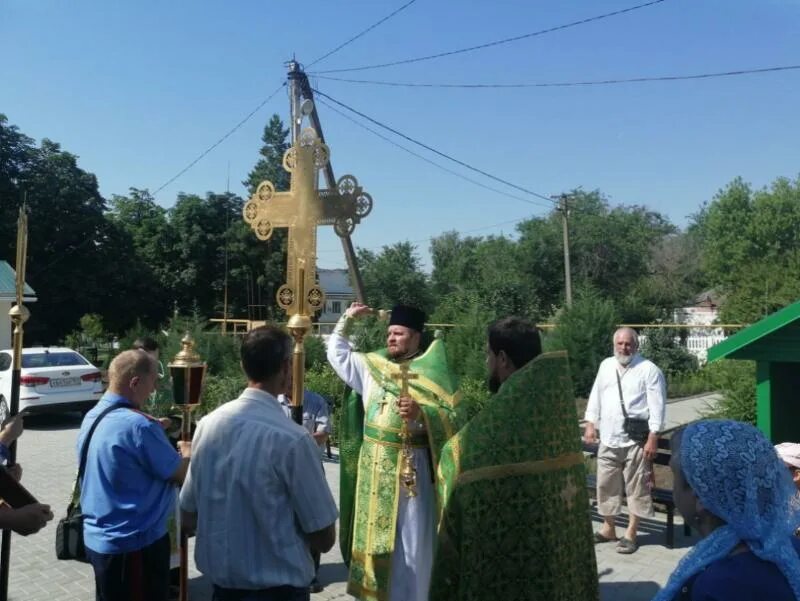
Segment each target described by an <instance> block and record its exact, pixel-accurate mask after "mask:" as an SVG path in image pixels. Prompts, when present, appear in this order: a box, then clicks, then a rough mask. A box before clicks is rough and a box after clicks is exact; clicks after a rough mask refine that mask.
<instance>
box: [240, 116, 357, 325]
mask: <svg viewBox="0 0 800 601" xmlns="http://www.w3.org/2000/svg"><path fill="white" fill-rule="evenodd" d="M329 159H330V150H329V149H328V146H327V145H325V144H323V143H322V141H321V140H320V139H319V136H318V135H317V132H316V131H315V130H314V129H313V128H310V127H309V128H306V129H305V130H303V133H302V134H301V135H300V137H299V139H298V140H297V142H296V143H295V145H294V146H292V147H291V148H290V149H289V150H287V151H286V154H285V155H284V156H283V168H284V169H286V171H288V172H289V173H291V174H292V181H291V186H290V189H289V191H288V192H275V186H273V185H272V182H269V181H263V182H261V183H260V184H259V185H258V188H257V189H256V193H255V194H254V195H253V196H252V197H251V198H250V200H249V201H248V202H247V204H245V206H244V211H243V212H244V220H245V221H246V222H247V223H248V224H249V225H250V227H252V228H253V230H254V231H255V233H256V237H257V238H258V239H259V240H269V238H270V237H271V236H272V231H273V229H275V228H277V227H285V228H288V229H289V244H288V256H287V260H286V283H285V284H284V285H283V286H281V287H280V288H279V289H278V293H277V301H278V304H279V305H280V306H281V307H282V308H283V309H285V310H286V313H287V314H288V315H290V316H291V315H314V313H316V312H317V311H319V310H320V309H321V308H322V305H323V303H324V301H325V295H324V293H323V291H322V289H321V288H320V287H319V286H318V285H317V226H318V225H333V229H334V231H335V232H336V233H337V234H338V235H339V236H341V237H344V236H349V235H350V234H351V233H353V230H354V229H355V226H356V224H358V223H360V222H361V220H362V219H363V218H364V217H366V216H367V215H369V213H370V211H371V210H372V197H371V196H370V195H369V194H367V193H366V192H364V190H363V188H362V187H361V186H360V185H359V184H358V180H357V179H356V178H355V177H353V176H352V175H344V176H342V177H341V178H339V181H338V182H337V183H336V189H334V190H317V171H318V170H319V169H321V168H323V167H324V166H325V165H326V164H327V163H328V160H329Z"/></svg>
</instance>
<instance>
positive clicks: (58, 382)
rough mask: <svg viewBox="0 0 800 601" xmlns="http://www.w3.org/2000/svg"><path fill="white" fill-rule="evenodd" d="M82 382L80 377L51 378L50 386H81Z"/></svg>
mask: <svg viewBox="0 0 800 601" xmlns="http://www.w3.org/2000/svg"><path fill="white" fill-rule="evenodd" d="M80 383H81V379H80V378H78V377H74V378H51V379H50V387H51V388H64V387H66V386H79V385H80Z"/></svg>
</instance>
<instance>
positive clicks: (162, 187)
mask: <svg viewBox="0 0 800 601" xmlns="http://www.w3.org/2000/svg"><path fill="white" fill-rule="evenodd" d="M285 85H286V82H284V83H282V84H281V85H279V86H278V87H277V88H276V89H275V91H274V92H272V94H270V95H269V96H267V97H266V98H265V99H264V100H263V101H262V102H261V104H259V105H258V106H257V107H256V108H254V109H253V110H252V111H250V112H249V113H248V114H247V116H246V117H245V118H244V119H242V120H241V121H239V123H237V124H236V125H235V126H234V127H233V129H231V130H230V131H229V132H228V133H226V134H225V135H224V136H222V137H221V138H220V139H219V140H217V141H216V142H214V143H213V144H212V145H211V146H209V147H208V148H207V149H206V150H204V151H203V152H202V153H200V156H198V157H197V158H196V159H195V160H193V161H192V162H191V163H189V164H188V165H186V167H184V168H183V169H181V170H180V171H179V172H178V173H177V174H175V175H174V176H172V177H171V178H170V179H168V180H167V181H166V182H164V183H163V184H161V185H160V186H159V187H158V188H156V190H155V192H153V196H155V195H156V194H158V193H159V192H161V190H163V189H164V188H166V187H167V186H169V185H170V184H171V183H172V182H174V181H175V180H176V179H178V178H179V177H180V176H181V175H183V174H184V173H186V172H187V171H189V169H191V168H192V167H194V166H195V165H196V164H197V163H198V162H200V160H201V159H202V158H203V157H205V156H206V155H207V154H208V153H210V152H211V151H212V150H214V149H215V148H216V147H217V146H219V145H220V144H222V143H223V142H224V141H225V140H227V139H228V138H229V137H230V136H231V135H233V133H234V132H235V131H236V130H238V129H239V128H240V127H241V126H242V125H244V124H245V123H247V122H248V121H249V120H250V118H251V117H252V116H253V115H255V114H256V113H257V112H258V111H259V110H261V107H263V106H264V105H265V104H267V103H268V102H269V101H270V100H272V99H273V98H274V97H275V95H276V94H277V93H278V92H280V91H281V88H283V87H284V86H285Z"/></svg>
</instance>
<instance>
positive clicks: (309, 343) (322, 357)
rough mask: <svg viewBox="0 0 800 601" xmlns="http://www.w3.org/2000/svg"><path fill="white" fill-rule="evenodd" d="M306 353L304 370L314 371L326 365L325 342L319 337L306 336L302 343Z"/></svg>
mask: <svg viewBox="0 0 800 601" xmlns="http://www.w3.org/2000/svg"><path fill="white" fill-rule="evenodd" d="M303 346H304V347H305V351H306V369H316V368H319V367H321V366H323V365H325V364H327V362H328V359H327V356H326V351H325V342H324V341H323V340H322V337H320V336H306V338H305V340H304V341H303Z"/></svg>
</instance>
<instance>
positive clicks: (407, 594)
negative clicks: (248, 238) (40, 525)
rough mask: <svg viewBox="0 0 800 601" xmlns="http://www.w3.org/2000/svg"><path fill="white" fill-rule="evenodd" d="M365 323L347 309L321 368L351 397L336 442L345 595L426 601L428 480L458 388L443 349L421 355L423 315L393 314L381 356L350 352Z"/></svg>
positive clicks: (431, 513) (360, 312) (453, 426)
mask: <svg viewBox="0 0 800 601" xmlns="http://www.w3.org/2000/svg"><path fill="white" fill-rule="evenodd" d="M372 313H374V311H373V310H372V309H370V308H369V307H368V306H366V305H363V304H360V303H353V304H352V305H351V306H350V308H349V309H348V310H347V311H346V312H345V314H344V315H343V316H342V319H340V320H339V323H338V324H337V325H336V329H335V330H334V331H333V334H331V336H330V338H329V340H328V360H329V361H330V363H331V365H332V366H333V369H334V370H336V373H337V374H338V375H339V377H341V378H342V379H343V380H344V381H345V382H346V383H347V385H348V386H349V387H350V388H351V389H352V390H353V393H354V394H352V395H350V397H348V399H346V400H345V403H344V404H343V408H342V409H343V411H342V418H341V421H340V432H339V438H340V462H341V469H340V474H341V482H340V495H341V499H340V510H339V511H340V517H341V522H340V523H341V532H340V545H341V549H342V555H343V557H344V559H345V562H346V563H347V564H348V566H349V568H350V577H349V579H348V584H347V592H348V593H349V594H351V595H353V596H354V597H356V598H357V599H361V600H362V601H378V600H380V601H386V600H387V599H388V600H389V601H427V599H428V587H429V584H430V570H431V565H432V561H433V545H434V539H435V534H436V511H437V510H436V487H435V482H434V475H435V474H436V465H437V463H438V458H439V452H440V451H441V449H442V446H443V445H444V443H445V442H446V441H447V439H448V438H450V437H451V436H452V435H453V434H454V433H455V432H456V431H457V430H458V426H459V425H460V421H459V419H458V417H457V416H458V413H457V404H458V399H459V394H458V385H457V382H456V378H455V376H454V375H453V374H452V373H451V371H450V369H449V368H448V365H447V356H446V354H445V350H444V344H443V343H442V341H441V340H435V341H434V342H433V344H431V345H430V347H428V348H427V349H426V350H424V352H423V349H422V348H421V339H422V330H423V328H424V325H425V314H424V313H423V312H422V311H420V310H419V309H417V308H414V307H409V306H407V305H397V306H395V307H394V308H393V309H392V313H391V319H390V320H389V327H388V330H387V337H386V349H382V350H380V351H377V352H373V353H360V352H355V351H354V349H353V346H352V344H351V342H350V340H349V339H348V334H349V332H350V329H351V326H352V324H353V322H354V321H355V320H356V319H358V318H359V317H362V316H365V315H369V314H372ZM401 367H402V369H401ZM406 368H407V370H408V373H407V374H406V375H405V376H403V371H404V370H405V369H406ZM404 380H405V384H406V387H407V392H406V393H404V392H403V390H404V386H403V381H404ZM404 426H406V427H407V435H406V432H405V428H404ZM404 436H405V439H404ZM404 453H405V456H404ZM404 457H405V459H404ZM409 466H413V472H414V473H413V476H411V477H409V476H410V474H409V471H410V469H409ZM404 468H406V469H404Z"/></svg>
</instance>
